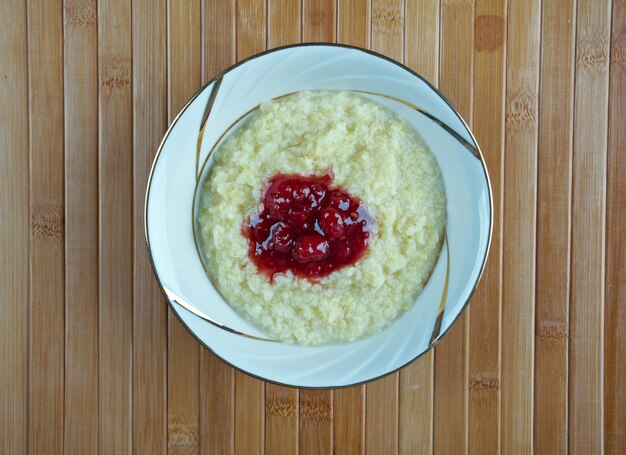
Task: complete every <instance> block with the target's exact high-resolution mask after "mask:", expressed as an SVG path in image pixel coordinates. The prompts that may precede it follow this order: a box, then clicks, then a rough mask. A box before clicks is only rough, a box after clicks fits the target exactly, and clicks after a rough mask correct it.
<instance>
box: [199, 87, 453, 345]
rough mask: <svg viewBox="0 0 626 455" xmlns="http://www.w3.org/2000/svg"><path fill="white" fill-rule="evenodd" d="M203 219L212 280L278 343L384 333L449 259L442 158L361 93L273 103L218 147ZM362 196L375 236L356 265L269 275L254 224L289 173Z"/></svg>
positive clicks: (337, 340) (316, 94)
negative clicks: (315, 275) (251, 230)
mask: <svg viewBox="0 0 626 455" xmlns="http://www.w3.org/2000/svg"><path fill="white" fill-rule="evenodd" d="M215 154H216V156H215V162H214V165H213V166H212V168H211V170H210V173H209V176H208V178H207V180H206V182H205V183H204V185H203V188H202V190H201V191H202V193H201V196H200V197H201V201H200V210H199V214H198V220H197V222H198V228H199V234H200V235H199V236H200V243H201V246H202V248H203V250H204V253H205V256H206V260H207V266H208V270H209V274H210V278H211V280H212V281H213V283H214V285H215V286H216V287H217V288H218V290H219V291H220V293H221V294H222V295H223V296H224V298H225V299H226V300H227V301H228V302H229V303H230V305H231V306H233V307H234V308H235V309H236V310H237V311H238V312H239V313H240V314H241V315H243V316H244V317H245V318H246V319H247V320H249V321H250V322H252V323H253V324H255V325H257V326H258V327H260V328H261V329H262V330H263V331H265V332H266V333H267V334H268V335H269V336H270V337H272V338H274V339H278V340H281V341H285V342H292V343H298V344H302V345H320V344H328V343H345V342H350V341H354V340H357V339H359V338H362V337H364V336H368V335H372V334H375V333H377V332H379V331H381V330H382V329H384V328H386V327H387V326H389V325H390V324H391V322H392V321H393V320H394V319H396V318H397V317H398V316H400V315H401V314H402V313H404V312H405V311H406V310H408V309H409V308H410V307H411V305H412V304H413V301H414V299H415V297H416V296H417V295H418V294H419V293H420V292H421V291H422V289H423V287H424V285H425V284H426V281H427V280H428V278H429V276H430V274H431V272H432V269H433V267H434V265H435V263H436V261H437V258H438V256H439V251H440V248H441V242H442V238H443V232H444V228H445V224H446V197H445V192H444V187H443V181H442V178H441V174H440V171H439V168H438V166H437V163H436V160H435V158H434V156H433V155H432V154H431V152H430V151H429V150H428V149H427V148H426V146H425V145H424V143H423V141H422V140H421V138H420V137H419V136H418V135H417V133H416V132H415V130H414V129H413V128H412V127H411V126H410V125H409V124H408V123H407V122H406V121H405V120H403V119H402V118H401V117H399V116H398V115H396V114H395V113H393V112H392V111H390V110H388V109H387V108H385V107H383V106H381V105H379V104H377V103H375V102H373V101H371V100H369V99H367V98H365V97H362V96H359V95H355V94H353V93H351V92H339V91H315V92H314V91H311V92H299V93H297V94H295V95H292V96H288V97H285V98H282V99H280V100H277V101H270V102H267V103H264V104H262V105H261V106H260V108H259V109H258V110H257V111H256V112H255V113H254V114H252V116H251V117H250V118H249V119H248V121H247V122H246V123H245V125H243V126H242V127H241V128H239V129H238V130H237V131H236V132H235V133H233V134H232V135H231V136H229V137H228V138H227V139H226V140H225V141H224V142H223V143H222V144H221V145H220V146H219V148H218V149H217V150H216V151H215ZM329 169H332V173H333V175H334V179H333V184H335V185H338V186H340V187H342V188H345V189H346V190H347V191H349V192H350V193H351V194H353V195H355V196H356V197H358V198H359V199H360V200H361V201H362V203H363V204H364V205H365V206H366V207H367V209H368V211H369V212H370V214H371V215H372V216H373V217H374V218H375V220H376V221H375V222H376V225H377V229H376V232H375V233H374V234H373V235H372V237H371V238H370V241H369V246H368V249H367V251H366V253H365V255H364V256H363V257H362V258H361V259H360V260H359V261H358V262H357V263H356V264H355V265H354V266H348V267H344V268H341V269H339V270H336V271H334V272H332V273H331V274H329V275H327V276H324V277H322V278H320V279H318V280H315V281H309V280H306V279H303V278H298V277H295V276H293V274H292V273H291V272H287V273H285V274H280V275H277V276H275V277H274V279H273V282H272V280H269V279H268V277H267V276H266V275H265V274H263V273H260V272H259V271H258V270H257V268H256V266H255V265H254V264H253V262H252V261H251V260H250V258H249V256H248V251H249V249H248V240H247V239H246V238H245V237H244V235H243V230H244V226H245V225H247V223H249V222H250V219H251V217H253V216H255V215H256V214H257V213H258V207H257V205H258V203H259V201H260V200H262V197H263V192H264V190H265V185H266V182H267V181H268V179H269V178H271V177H272V176H273V175H276V174H280V173H287V174H301V175H324V174H326V172H327V171H328V170H329Z"/></svg>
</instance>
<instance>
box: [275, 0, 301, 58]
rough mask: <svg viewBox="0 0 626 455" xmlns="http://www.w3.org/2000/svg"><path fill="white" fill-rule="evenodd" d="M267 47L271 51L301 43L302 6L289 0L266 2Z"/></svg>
mask: <svg viewBox="0 0 626 455" xmlns="http://www.w3.org/2000/svg"><path fill="white" fill-rule="evenodd" d="M267 9H268V11H267V14H268V27H267V46H268V49H272V48H274V47H278V46H285V45H287V44H294V43H299V42H301V41H302V5H301V4H300V2H294V1H289V0H268V2H267Z"/></svg>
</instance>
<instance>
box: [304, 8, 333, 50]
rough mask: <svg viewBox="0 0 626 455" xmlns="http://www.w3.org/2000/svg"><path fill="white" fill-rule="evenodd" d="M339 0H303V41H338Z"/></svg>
mask: <svg viewBox="0 0 626 455" xmlns="http://www.w3.org/2000/svg"><path fill="white" fill-rule="evenodd" d="M336 29H337V0H302V41H303V42H305V43H310V42H333V41H336Z"/></svg>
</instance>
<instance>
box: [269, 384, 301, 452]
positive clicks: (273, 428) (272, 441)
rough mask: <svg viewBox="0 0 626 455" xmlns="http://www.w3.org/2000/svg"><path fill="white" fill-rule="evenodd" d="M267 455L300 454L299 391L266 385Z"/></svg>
mask: <svg viewBox="0 0 626 455" xmlns="http://www.w3.org/2000/svg"><path fill="white" fill-rule="evenodd" d="M265 453H266V454H268V455H272V454H276V455H282V454H285V455H287V454H297V453H298V390H297V389H291V388H288V387H281V386H278V385H274V384H270V383H268V384H266V385H265Z"/></svg>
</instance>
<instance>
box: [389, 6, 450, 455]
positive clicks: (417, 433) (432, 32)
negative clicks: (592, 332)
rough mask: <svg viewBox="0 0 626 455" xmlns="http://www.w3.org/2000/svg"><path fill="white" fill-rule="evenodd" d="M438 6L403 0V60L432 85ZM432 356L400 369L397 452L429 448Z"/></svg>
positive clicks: (436, 64)
mask: <svg viewBox="0 0 626 455" xmlns="http://www.w3.org/2000/svg"><path fill="white" fill-rule="evenodd" d="M439 8H440V3H439V1H431V0H419V1H416V2H407V3H406V11H405V18H404V22H405V25H404V63H405V65H407V66H408V67H409V68H411V69H412V70H414V71H416V72H417V73H418V74H420V75H421V76H422V77H424V78H426V80H428V81H429V82H430V83H431V84H434V85H435V86H436V85H437V84H438V82H439ZM434 360H435V355H434V352H433V351H430V352H428V353H426V354H425V355H423V356H422V357H420V358H419V359H418V360H416V361H415V362H413V363H412V364H410V365H409V366H407V367H405V368H403V369H402V370H401V371H400V383H399V397H398V399H399V403H398V406H399V416H398V452H399V453H400V454H407V455H408V454H413V453H425V454H430V453H432V452H433V417H434V416H433V399H434V383H433V378H434V367H435V364H434ZM415 421H417V422H420V423H419V425H414V422H415Z"/></svg>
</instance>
